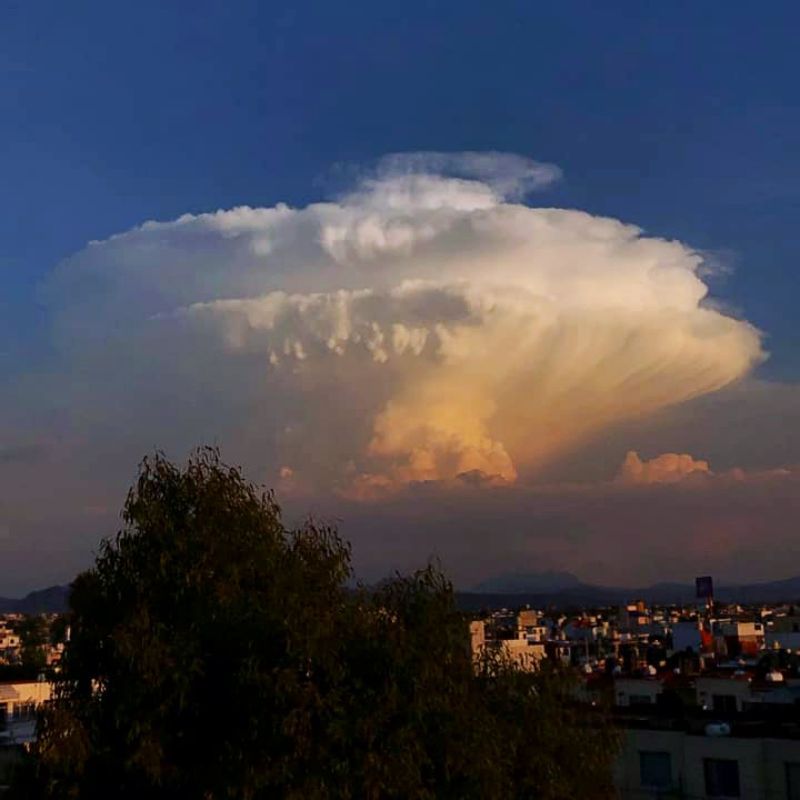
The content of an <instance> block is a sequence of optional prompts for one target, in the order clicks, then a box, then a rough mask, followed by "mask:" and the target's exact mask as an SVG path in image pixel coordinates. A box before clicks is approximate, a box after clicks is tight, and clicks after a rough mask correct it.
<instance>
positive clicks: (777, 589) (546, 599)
mask: <svg viewBox="0 0 800 800" xmlns="http://www.w3.org/2000/svg"><path fill="white" fill-rule="evenodd" d="M715 597H716V599H717V600H721V601H723V602H738V603H759V602H764V603H779V602H795V603H798V604H800V576H797V577H794V578H786V579H785V580H780V581H768V582H765V583H751V584H732V585H729V586H725V585H721V586H717V587H716V588H715ZM68 598H69V586H51V587H50V588H48V589H40V590H39V591H35V592H31V593H30V594H27V595H25V597H22V598H19V599H11V598H6V597H0V614H3V613H6V614H7V613H13V612H16V613H20V614H42V613H59V612H62V611H66V609H67V601H68ZM456 598H457V601H458V605H459V607H460V608H462V609H463V610H464V611H479V610H480V609H483V608H516V607H519V606H524V605H530V606H533V607H535V608H544V607H547V606H559V607H568V606H571V607H579V608H581V607H591V606H610V605H620V604H622V603H629V602H631V601H633V600H645V601H647V602H648V603H664V604H669V603H691V602H692V601H693V600H694V599H695V594H694V584H689V583H656V584H653V585H652V586H647V587H644V588H633V589H625V588H621V587H615V586H595V585H593V584H590V583H582V582H581V581H580V580H579V579H578V578H576V577H575V576H574V575H572V574H571V573H569V572H542V573H530V574H527V573H506V574H503V575H499V576H497V578H492V579H490V580H486V581H483V582H481V583H479V584H477V585H476V586H475V587H474V588H473V589H471V590H470V591H466V592H464V591H462V592H457V593H456Z"/></svg>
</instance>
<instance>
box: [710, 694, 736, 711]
mask: <svg viewBox="0 0 800 800" xmlns="http://www.w3.org/2000/svg"><path fill="white" fill-rule="evenodd" d="M711 707H712V708H713V709H714V711H719V712H722V713H724V714H733V713H735V712H736V695H733V694H715V695H712V697H711Z"/></svg>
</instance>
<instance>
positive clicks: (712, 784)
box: [703, 758, 741, 798]
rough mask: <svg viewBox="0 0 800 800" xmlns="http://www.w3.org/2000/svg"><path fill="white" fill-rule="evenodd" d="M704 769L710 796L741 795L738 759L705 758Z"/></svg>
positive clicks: (707, 792)
mask: <svg viewBox="0 0 800 800" xmlns="http://www.w3.org/2000/svg"><path fill="white" fill-rule="evenodd" d="M703 771H704V772H705V778H706V794H707V795H708V796H709V797H720V798H721V797H741V792H740V790H739V762H738V761H735V760H734V759H731V758H705V759H703Z"/></svg>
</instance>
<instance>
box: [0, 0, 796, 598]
mask: <svg viewBox="0 0 800 800" xmlns="http://www.w3.org/2000/svg"><path fill="white" fill-rule="evenodd" d="M798 23H800V11H798V10H797V8H796V5H795V4H791V3H788V2H786V3H782V2H775V3H771V4H768V5H767V6H766V7H761V8H758V9H755V8H754V7H753V6H752V4H749V3H743V2H731V3H727V4H726V5H725V9H724V13H722V12H721V10H720V9H719V8H718V7H716V6H714V5H713V4H699V3H688V2H686V3H683V2H674V3H669V4H651V3H641V2H629V3H628V2H621V3H615V4H613V7H612V6H609V4H598V3H593V2H564V3H558V4H544V3H530V2H524V3H523V2H520V3H514V2H508V3H504V4H502V7H501V8H497V7H490V6H489V5H488V4H486V3H478V2H470V1H469V0H467V2H459V3H454V2H438V3H437V2H425V3H423V2H408V3H405V4H403V5H402V6H396V5H391V4H375V3H366V2H360V0H359V1H358V2H349V3H346V4H338V5H335V4H334V5H332V4H329V3H305V2H298V3H292V4H279V3H269V2H249V1H248V0H236V2H230V3H212V2H203V1H202V0H201V1H200V2H196V3H193V4H192V6H191V8H189V7H188V6H187V5H186V4H177V3H176V4H167V3H156V2H150V1H149V0H142V2H139V3H136V4H133V3H131V4H122V3H99V2H79V3H74V4H63V3H55V2H35V1H34V2H26V3H22V2H7V3H4V4H3V7H2V9H0V108H2V118H3V124H2V125H0V175H2V185H3V188H4V191H3V192H2V193H0V487H1V488H0V563H2V564H3V566H4V567H7V568H6V569H3V570H2V571H0V572H1V573H2V577H0V595H13V594H19V593H22V592H24V591H27V590H29V589H32V588H36V587H40V586H44V585H48V584H51V583H54V582H63V581H68V580H70V579H71V578H72V577H73V576H74V574H75V573H76V572H77V571H78V570H80V569H83V568H85V567H86V566H88V565H89V564H90V563H91V558H92V555H93V552H94V551H95V550H96V547H97V542H98V541H99V539H100V537H101V536H104V535H109V534H112V533H113V532H114V531H115V529H116V527H118V525H119V519H118V512H119V508H120V506H121V503H122V501H123V500H124V496H125V491H126V488H127V486H129V485H130V483H131V481H132V480H133V478H134V476H135V473H136V464H137V463H138V461H139V460H140V458H141V457H142V456H143V455H144V454H146V453H147V452H150V451H152V449H153V448H156V447H158V448H162V449H164V450H165V451H166V452H167V454H168V455H170V456H171V457H173V458H175V459H177V460H183V459H185V458H186V456H187V454H188V453H189V452H190V450H191V448H192V447H193V446H196V445H199V444H204V443H211V444H216V445H218V446H219V447H220V449H221V451H222V455H223V457H224V458H226V459H227V460H228V461H230V462H232V463H236V464H241V465H242V466H243V467H244V469H245V470H246V472H247V474H248V475H249V476H250V477H251V478H252V479H253V480H255V481H257V482H259V483H263V484H265V485H268V486H272V487H275V489H276V491H277V492H278V496H279V499H280V500H281V502H282V504H283V505H284V508H285V509H286V514H287V521H288V522H289V523H290V524H293V523H294V522H295V521H298V520H301V519H302V518H303V516H304V515H306V514H308V513H311V514H314V515H315V516H317V517H318V518H322V519H327V520H332V521H335V522H337V524H339V525H340V528H341V531H342V533H343V535H344V536H345V537H347V538H349V539H351V540H352V542H353V546H354V558H355V564H356V568H357V571H358V573H359V575H361V576H363V577H364V578H365V579H367V580H373V579H376V578H379V577H381V576H382V575H385V574H386V573H387V572H389V571H391V570H393V569H401V570H408V569H413V568H414V567H415V566H419V565H421V564H424V563H425V562H426V560H427V559H429V558H430V557H436V558H438V559H440V560H441V562H442V563H443V565H444V566H445V568H446V569H447V570H448V571H449V572H450V574H451V575H452V576H453V577H454V579H455V581H456V583H457V584H458V585H460V586H470V585H473V584H475V583H478V582H480V581H482V580H485V579H487V578H489V577H491V576H492V575H493V574H496V573H502V572H509V571H519V572H537V571H544V570H550V569H559V570H569V571H571V572H574V573H576V574H578V575H579V576H580V577H582V578H583V579H585V580H591V581H594V582H605V583H620V584H623V585H630V586H635V585H642V584H646V583H650V582H654V581H658V580H674V579H683V580H689V579H691V578H692V577H693V576H694V575H695V574H702V573H711V574H714V575H715V576H717V577H718V579H722V580H723V581H725V580H731V581H733V580H736V581H739V580H748V581H749V580H766V579H770V578H778V577H787V576H789V575H793V574H798V573H800V559H798V555H800V542H797V541H796V530H797V524H798V521H799V520H800V513H799V512H800V507H799V506H800V501H799V500H798V499H797V498H798V492H797V488H798V476H800V469H799V468H798V465H799V464H800V402H798V401H800V388H799V386H798V383H799V382H800V338H799V337H798V333H797V323H796V313H795V309H796V307H797V303H798V288H797V287H798V285H800V281H798V280H797V267H796V260H797V255H798V245H797V238H796V230H797V227H798V226H797V223H798V213H799V212H800V160H799V159H798V157H797V153H798V152H800V87H798V84H797V81H796V79H795V76H796V75H797V73H798V69H799V68H800V63H798V62H800V55H799V54H798V51H797V48H796V42H795V36H794V32H795V31H796V28H797V24H798Z"/></svg>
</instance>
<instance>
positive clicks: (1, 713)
mask: <svg viewBox="0 0 800 800" xmlns="http://www.w3.org/2000/svg"><path fill="white" fill-rule="evenodd" d="M7 715H8V703H0V727H2V726H3V725H5V723H6V716H7Z"/></svg>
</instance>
